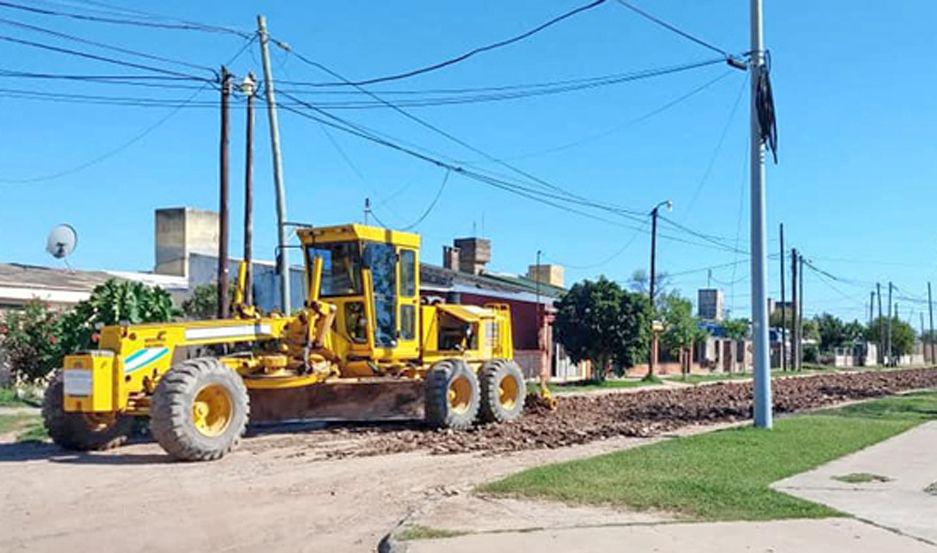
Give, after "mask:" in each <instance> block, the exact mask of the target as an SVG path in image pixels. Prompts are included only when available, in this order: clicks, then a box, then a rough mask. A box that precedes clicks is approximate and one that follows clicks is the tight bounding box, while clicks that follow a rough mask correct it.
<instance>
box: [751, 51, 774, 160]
mask: <svg viewBox="0 0 937 553" xmlns="http://www.w3.org/2000/svg"><path fill="white" fill-rule="evenodd" d="M766 55H767V63H764V64H762V65H761V66H759V67H758V71H757V74H756V75H755V79H756V81H755V107H756V109H757V110H758V129H759V132H760V134H761V141H762V143H764V144H765V145H766V146H767V147H768V149H769V150H771V155H772V157H773V158H774V162H775V163H777V162H778V125H777V120H776V119H775V111H774V94H773V93H772V92H771V76H770V74H771V56H770V55H768V53H767V52H766Z"/></svg>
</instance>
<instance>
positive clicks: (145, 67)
mask: <svg viewBox="0 0 937 553" xmlns="http://www.w3.org/2000/svg"><path fill="white" fill-rule="evenodd" d="M2 4H3V2H0V5H2ZM0 40H2V41H6V42H11V43H14V44H21V45H24V46H31V47H33V48H40V49H43V50H50V51H53V52H58V53H60V54H68V55H71V56H78V57H81V58H86V59H91V60H95V61H100V62H104V63H111V64H114V65H122V66H124V67H131V68H133V69H142V70H144V71H152V72H154V73H162V74H164V75H172V76H176V77H188V78H191V79H195V80H201V81H209V79H204V78H200V77H197V76H195V75H189V74H187V73H180V72H178V71H172V70H169V69H163V68H161V67H155V66H152V65H143V64H140V63H134V62H129V61H123V60H119V59H115V58H109V57H106V56H99V55H97V54H90V53H88V52H81V51H79V50H72V49H70V48H62V47H60V46H53V45H51V44H43V43H41V42H33V41H31V40H24V39H19V38H14V37H11V36H7V35H0Z"/></svg>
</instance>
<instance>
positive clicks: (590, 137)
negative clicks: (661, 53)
mask: <svg viewBox="0 0 937 553" xmlns="http://www.w3.org/2000/svg"><path fill="white" fill-rule="evenodd" d="M731 73H732V71H726V72H724V73H721V74H720V75H718V76H717V77H715V78H713V79H710V80H707V81H706V82H704V83H703V84H701V85H699V86H696V87H694V88H692V89H691V90H690V91H689V92H686V93H684V94H681V95H680V96H678V97H676V98H674V99H673V100H670V101H668V102H667V103H665V104H663V105H660V106H658V107H656V108H654V109H652V110H651V111H648V112H646V113H644V114H642V115H639V116H638V117H634V118H632V119H629V120H627V121H625V122H623V123H621V124H618V125H615V126H614V127H611V128H609V129H605V130H604V131H601V132H598V133H594V134H590V135H588V136H585V137H583V138H579V139H576V140H573V141H571V142H566V143H564V144H559V145H557V146H551V147H549V148H544V149H541V150H534V151H530V152H525V153H522V154H518V155H513V156H508V157H502V158H501V159H503V160H506V161H516V160H519V159H528V158H532V157H537V156H541V155H546V154H552V153H555V152H560V151H563V150H568V149H571V148H576V147H578V146H582V145H583V144H587V143H589V142H592V141H595V140H598V139H600V138H603V137H606V136H609V135H611V134H614V133H617V132H621V131H623V130H625V129H628V128H631V127H632V126H634V125H637V124H639V123H643V122H644V121H647V120H648V119H650V118H652V117H654V116H656V115H658V114H661V113H663V112H665V111H667V110H669V109H670V108H672V107H674V106H677V105H678V104H681V103H683V102H685V101H687V100H689V99H690V98H692V97H693V96H695V95H697V94H699V93H700V92H703V91H704V90H706V89H708V88H709V87H711V86H713V85H714V84H716V83H717V82H719V81H721V80H723V79H725V78H726V77H728V76H729V75H730V74H731Z"/></svg>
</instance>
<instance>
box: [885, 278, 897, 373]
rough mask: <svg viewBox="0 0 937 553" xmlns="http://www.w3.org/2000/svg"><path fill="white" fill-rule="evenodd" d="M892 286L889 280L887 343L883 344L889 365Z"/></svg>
mask: <svg viewBox="0 0 937 553" xmlns="http://www.w3.org/2000/svg"><path fill="white" fill-rule="evenodd" d="M894 287H895V285H894V284H892V283H891V281H889V282H888V330H887V332H888V335H887V337H886V339H887V345H886V346H885V347H886V351H887V352H888V359H887V364H888V365H889V366H890V365H891V320H892V318H893V317H894V315H893V313H894V310H893V308H894V306H893V305H892V303H891V293H892V289H894Z"/></svg>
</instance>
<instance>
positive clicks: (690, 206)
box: [683, 76, 748, 221]
mask: <svg viewBox="0 0 937 553" xmlns="http://www.w3.org/2000/svg"><path fill="white" fill-rule="evenodd" d="M746 84H748V78H747V76H746V78H745V79H743V80H742V86H740V87H739V93H738V95H737V96H736V97H735V102H734V103H733V104H732V109H731V110H730V111H729V117H728V118H727V119H726V124H725V126H724V127H722V134H721V135H719V141H718V142H717V143H716V148H715V149H714V150H713V153H712V156H711V157H710V158H709V163H707V164H706V170H705V171H704V172H703V177H702V178H701V179H700V181H699V183H698V184H697V185H696V189H695V190H694V191H693V196H692V197H691V198H690V202H689V203H688V204H687V207H686V216H684V219H683V220H684V221H686V217H687V216H689V215H690V213H691V212H692V210H693V206H694V205H695V204H696V200H697V199H698V198H699V195H700V192H702V191H703V187H704V186H705V185H706V182H707V181H708V180H709V176H710V175H711V174H712V171H713V167H715V165H716V159H717V158H718V157H719V152H720V151H721V150H722V144H723V143H724V142H725V140H726V135H728V134H729V127H731V126H732V121H733V120H734V119H735V113H736V112H737V111H738V109H739V103H741V100H742V93H743V92H745V85H746Z"/></svg>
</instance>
